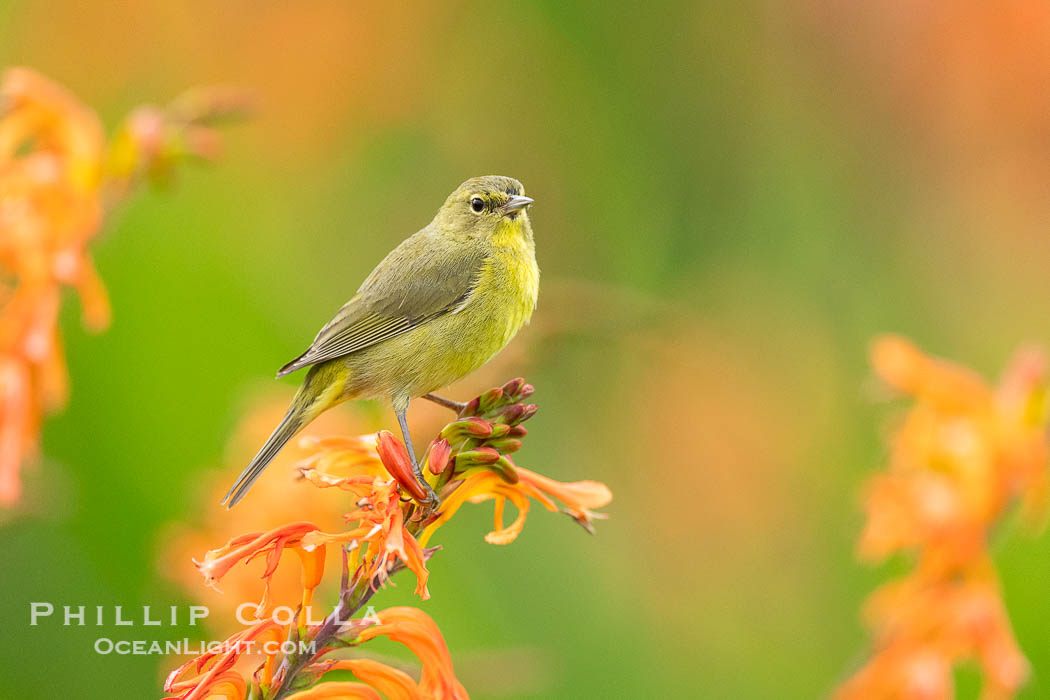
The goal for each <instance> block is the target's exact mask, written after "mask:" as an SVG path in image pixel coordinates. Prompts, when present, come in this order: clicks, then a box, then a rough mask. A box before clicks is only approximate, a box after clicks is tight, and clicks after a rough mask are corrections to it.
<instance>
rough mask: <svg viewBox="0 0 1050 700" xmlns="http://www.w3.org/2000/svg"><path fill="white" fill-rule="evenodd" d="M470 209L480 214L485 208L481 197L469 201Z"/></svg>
mask: <svg viewBox="0 0 1050 700" xmlns="http://www.w3.org/2000/svg"><path fill="white" fill-rule="evenodd" d="M470 208H471V209H473V210H474V211H475V212H477V213H478V214H480V213H481V210H482V209H484V208H485V202H483V201H481V197H475V198H474V199H472V200H470Z"/></svg>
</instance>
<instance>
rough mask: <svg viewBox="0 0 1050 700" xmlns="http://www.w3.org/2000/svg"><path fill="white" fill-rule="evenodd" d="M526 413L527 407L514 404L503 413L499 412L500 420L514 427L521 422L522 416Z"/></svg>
mask: <svg viewBox="0 0 1050 700" xmlns="http://www.w3.org/2000/svg"><path fill="white" fill-rule="evenodd" d="M524 412H525V406H524V405H523V404H520V403H512V404H511V405H510V406H507V407H506V408H504V409H503V410H502V411H500V412H499V417H500V420H502V421H504V422H505V423H508V424H510V425H513V424H514V423H517V422H519V421H520V420H521V415H522V414H523V413H524Z"/></svg>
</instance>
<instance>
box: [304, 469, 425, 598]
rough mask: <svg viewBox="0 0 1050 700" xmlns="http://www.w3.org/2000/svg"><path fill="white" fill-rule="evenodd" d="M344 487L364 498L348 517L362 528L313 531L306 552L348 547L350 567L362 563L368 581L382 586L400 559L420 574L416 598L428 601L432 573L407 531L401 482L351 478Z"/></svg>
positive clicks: (308, 535) (417, 578)
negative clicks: (337, 531) (339, 530)
mask: <svg viewBox="0 0 1050 700" xmlns="http://www.w3.org/2000/svg"><path fill="white" fill-rule="evenodd" d="M308 478H309V477H308ZM362 480H365V481H362ZM340 485H341V486H342V487H344V488H349V489H350V490H353V491H356V492H357V493H358V495H360V496H361V500H360V501H358V506H359V507H358V508H357V509H356V510H354V511H351V512H350V513H347V514H346V516H345V517H346V519H347V521H349V522H356V523H358V526H357V527H356V528H353V529H351V530H348V531H346V532H341V533H336V534H330V533H325V532H320V531H314V532H310V533H308V534H306V535H305V536H304V537H303V539H302V547H303V549H304V550H306V551H311V550H313V549H315V548H317V547H321V548H323V547H324V546H325V545H326V544H334V543H339V544H344V545H348V549H349V550H350V551H351V556H352V559H351V560H350V567H351V568H352V569H353V568H356V566H357V565H358V563H360V565H361V567H362V572H363V574H364V575H365V576H366V577H367V579H368V580H375V581H378V582H379V583H384V582H385V581H386V580H387V578H388V571H389V569H390V567H392V566H393V564H394V562H395V561H397V560H399V561H401V562H403V563H404V564H405V566H407V567H408V568H409V570H411V571H412V573H414V574H415V575H416V595H418V596H419V597H421V598H422V599H423V600H426V599H428V598H429V597H430V591H428V590H427V578H428V577H429V575H430V572H428V571H427V568H426V565H425V564H424V557H423V548H422V547H421V546H420V544H419V542H418V541H417V540H416V538H415V537H413V536H412V534H411V533H410V532H408V530H406V529H405V520H404V513H403V512H402V509H401V498H400V493H399V491H398V488H397V483H396V482H394V481H385V480H383V479H381V478H379V477H347V478H345V479H343V480H342V482H341V484H340ZM366 545H367V547H366Z"/></svg>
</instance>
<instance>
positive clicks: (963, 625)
mask: <svg viewBox="0 0 1050 700" xmlns="http://www.w3.org/2000/svg"><path fill="white" fill-rule="evenodd" d="M872 363H873V365H874V366H875V370H876V372H877V373H878V374H879V376H880V377H881V378H882V379H883V380H885V381H886V383H887V384H888V385H890V386H891V387H892V388H894V389H897V390H899V391H902V392H905V393H907V394H910V395H912V396H913V397H914V400H915V403H914V405H913V406H912V408H911V409H910V410H909V411H908V412H907V413H906V415H905V416H904V419H903V421H902V422H901V423H900V425H899V426H898V427H897V429H896V431H895V432H894V435H893V437H892V438H891V450H890V465H889V470H888V471H887V472H886V473H883V474H880V475H878V476H876V477H875V478H874V479H872V481H871V483H870V484H869V486H868V489H867V495H866V499H865V510H866V512H867V522H866V525H865V528H864V532H863V533H862V535H861V539H860V543H859V552H860V554H861V555H862V556H863V557H865V558H868V559H882V558H885V557H887V556H889V555H891V554H893V553H895V552H898V551H902V550H904V551H910V552H914V554H915V555H916V567H915V569H914V571H913V572H911V573H910V574H908V575H907V576H905V577H904V578H902V579H900V580H898V581H896V582H892V583H888V584H885V585H884V586H882V587H881V588H880V589H878V590H877V591H876V592H875V593H874V594H873V595H872V596H871V598H870V599H869V601H868V604H867V607H866V619H867V622H868V624H869V626H870V627H871V628H872V631H873V634H874V637H875V643H874V650H873V654H872V657H871V659H870V660H869V661H868V662H867V663H866V664H865V665H864V667H862V668H861V669H860V670H859V671H857V673H856V674H855V675H854V676H853V677H852V678H850V679H849V680H848V681H847V682H846V683H845V684H843V685H842V686H841V687H840V688H839V690H838V692H837V694H836V697H839V698H870V697H920V698H926V697H929V698H941V697H948V696H950V695H951V694H952V672H953V667H954V666H955V665H956V664H958V663H961V662H964V661H968V660H975V661H977V662H978V664H979V666H980V668H981V670H982V672H983V675H984V685H985V691H984V692H985V697H1001V698H1008V697H1012V696H1013V695H1014V694H1015V693H1016V691H1017V689H1018V688H1020V686H1021V685H1022V684H1023V683H1024V681H1025V679H1026V677H1027V662H1026V661H1025V659H1024V656H1023V655H1022V653H1021V651H1020V649H1019V648H1018V646H1017V643H1016V641H1015V640H1014V637H1013V633H1012V631H1011V629H1010V623H1009V619H1008V618H1007V616H1006V610H1005V607H1004V605H1003V602H1002V599H1001V595H1000V591H999V585H998V581H997V577H996V575H995V570H994V566H993V565H992V562H991V557H990V554H989V552H988V540H989V536H990V531H991V529H992V528H993V527H994V526H995V524H996V523H998V522H999V521H1000V520H1001V519H1002V517H1003V515H1004V514H1005V513H1006V511H1007V509H1008V508H1009V507H1010V506H1011V505H1012V504H1013V503H1015V502H1020V503H1022V504H1023V505H1024V507H1025V509H1026V511H1027V514H1028V515H1029V516H1030V518H1031V519H1033V521H1034V519H1036V518H1038V519H1039V520H1041V519H1042V518H1043V516H1044V515H1045V508H1046V500H1047V499H1046V492H1047V456H1048V445H1047V440H1046V427H1047V405H1046V398H1047V395H1046V379H1047V368H1046V362H1045V360H1044V359H1043V357H1042V355H1041V354H1038V353H1034V352H1031V351H1026V352H1022V353H1019V354H1018V355H1017V357H1016V358H1015V359H1014V361H1013V363H1011V365H1010V367H1009V368H1008V369H1007V371H1006V373H1005V374H1004V377H1003V380H1002V381H1001V382H1000V385H999V387H998V389H993V388H992V387H990V386H988V384H986V383H985V382H984V380H982V379H981V378H980V377H978V376H977V375H976V374H974V373H972V372H970V371H969V370H966V369H964V368H961V367H958V366H955V365H952V364H950V363H947V362H944V361H942V360H937V359H935V358H931V357H928V356H926V355H924V354H923V353H922V352H921V351H919V350H918V349H917V348H916V347H915V346H914V345H912V344H911V343H909V342H908V341H906V340H904V339H901V338H897V337H893V336H891V337H885V338H882V339H880V340H879V341H877V342H876V344H875V345H874V346H873V349H872Z"/></svg>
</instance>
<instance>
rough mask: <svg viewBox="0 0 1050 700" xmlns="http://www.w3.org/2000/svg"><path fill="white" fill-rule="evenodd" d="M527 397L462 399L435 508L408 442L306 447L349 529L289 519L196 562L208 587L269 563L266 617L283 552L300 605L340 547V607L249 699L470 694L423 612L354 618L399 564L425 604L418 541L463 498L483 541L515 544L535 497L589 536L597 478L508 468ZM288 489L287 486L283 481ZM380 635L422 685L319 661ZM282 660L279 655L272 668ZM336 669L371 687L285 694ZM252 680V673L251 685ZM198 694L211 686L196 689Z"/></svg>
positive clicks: (222, 668)
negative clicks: (347, 506)
mask: <svg viewBox="0 0 1050 700" xmlns="http://www.w3.org/2000/svg"><path fill="white" fill-rule="evenodd" d="M532 391H533V389H532V387H531V386H529V385H528V384H526V383H525V382H524V380H521V379H517V380H513V381H511V382H508V383H507V384H505V385H504V386H502V387H499V388H496V389H493V390H490V391H488V392H486V393H485V394H482V395H481V396H479V397H477V398H476V399H474V400H473V401H471V402H469V403H467V404H465V405H464V407H463V408H462V409H461V410H460V418H459V419H458V420H456V421H453V422H452V423H450V424H448V425H447V426H445V428H444V429H443V430H442V431H441V434H440V435H439V437H438V438H436V439H435V440H434V441H433V442H432V444H431V448H430V450H429V452H428V462H429V463H430V465H431V466H433V467H436V468H431V475H432V477H436V479H435V482H436V483H435V489H436V492H437V494H438V499H439V501H440V503H439V505H438V507H437V509H436V510H431V509H430V506H429V504H428V505H426V506H421V505H420V504H418V503H417V502H415V501H413V500H411V499H410V498H409V496H416V497H420V496H422V495H423V494H422V493H421V491H420V488H419V485H418V484H417V483H416V480H415V477H414V475H413V473H412V470H411V465H410V463H409V459H408V453H407V451H406V450H405V448H404V445H403V444H402V443H401V442H400V441H398V440H397V438H395V437H394V436H393V435H392V434H390V433H387V432H385V431H384V432H381V433H379V435H377V436H376V437H356V438H326V439H316V438H303V439H302V440H300V441H299V449H301V450H305V455H304V456H303V457H302V459H300V461H299V463H298V474H299V476H300V477H301V480H302V481H303V482H306V483H308V484H311V485H313V486H317V487H318V489H319V490H321V491H329V490H331V492H336V493H337V494H338V493H342V492H349V493H351V494H353V496H354V499H353V503H354V508H353V510H351V511H350V512H349V513H347V514H346V515H345V516H344V519H345V521H346V522H347V523H349V525H350V528H349V529H347V530H345V531H342V532H327V531H324V530H322V529H321V528H319V527H318V526H317V525H316V524H315V523H314V522H312V521H311V522H307V521H294V522H290V523H287V524H285V525H280V526H277V527H271V528H270V529H268V530H265V531H253V532H250V533H248V534H245V535H239V536H236V537H233V538H231V539H230V540H229V541H228V542H227V543H226V545H224V546H223V547H220V548H219V549H215V550H212V551H209V552H208V553H207V554H206V555H205V557H204V559H203V561H202V562H200V563H198V564H197V566H198V569H199V570H200V572H201V573H202V574H203V575H204V577H205V581H206V583H207V584H208V585H210V586H214V585H215V584H216V583H217V582H219V581H220V580H221V579H223V578H224V577H225V576H227V575H228V574H229V573H230V572H231V571H232V570H233V569H234V567H236V565H237V564H239V563H241V562H250V561H252V560H253V559H255V558H256V557H262V558H264V559H265V566H264V570H263V573H262V578H263V580H264V585H263V590H264V593H263V604H262V605H261V606H260V608H261V611H260V613H259V614H260V616H264V615H265V614H266V613H268V612H269V611H270V608H271V605H270V582H271V579H272V578H273V577H274V576H275V575H276V574H277V571H278V569H279V568H280V564H281V556H282V554H283V553H285V552H288V551H291V552H294V553H295V554H296V555H297V556H298V557H299V558H300V573H301V588H302V607H303V608H304V609H305V608H306V606H308V605H309V603H310V601H311V600H312V597H313V592H314V590H315V589H316V588H317V586H318V585H319V584H320V582H321V578H322V576H323V573H324V570H325V567H324V564H325V552H326V551H327V550H328V545H333V544H334V545H339V547H338V549H337V551H339V552H340V553H341V554H342V557H343V561H342V565H341V566H340V568H339V570H340V574H341V576H340V579H341V583H340V591H339V602H338V605H337V606H335V608H334V609H333V612H332V614H331V615H329V616H328V617H327V618H325V620H324V621H321V622H319V623H316V624H314V623H312V622H311V621H310V619H309V618H307V626H305V627H303V626H301V625H300V624H299V623H300V622H301V618H300V620H292V621H291V624H289V626H288V638H289V639H301V640H304V641H309V642H311V643H312V645H311V646H312V647H313V648H312V650H310V651H292V650H290V651H288V652H282V654H274V655H273V656H269V657H267V660H266V662H265V664H264V665H263V668H262V674H261V679H260V678H259V677H256V678H255V679H254V680H253V681H252V686H251V687H252V692H253V693H255V694H257V693H258V692H259V690H260V688H262V687H263V686H266V687H267V691H266V692H276V694H277V696H279V697H290V698H295V699H297V700H309V699H311V698H379V697H380V695H379V692H382V693H383V694H384V695H385V696H386V697H387V698H389V699H391V700H413V699H414V698H451V699H458V698H466V697H467V693H466V691H465V689H464V688H463V686H462V685H461V684H460V683H459V681H457V680H456V678H455V674H454V673H453V669H452V660H451V656H450V654H449V652H448V647H447V646H446V645H445V640H444V638H443V637H442V635H441V632H440V630H439V629H438V628H437V626H436V625H435V624H434V622H433V620H431V619H430V618H429V617H427V616H426V615H425V614H424V613H423V612H421V611H419V610H416V609H413V608H391V609H389V610H385V611H383V612H382V613H380V614H379V624H378V625H375V626H373V627H367V625H368V624H369V622H368V620H367V619H365V620H353V619H352V617H353V615H354V614H355V613H357V612H358V611H360V610H361V608H362V607H363V606H364V605H365V603H366V602H367V601H368V600H369V599H370V598H371V597H372V595H373V594H375V593H376V591H377V589H378V588H379V587H380V586H382V585H383V584H385V583H386V582H387V581H388V580H389V577H390V576H391V574H392V573H393V572H395V571H397V570H398V569H399V568H401V567H402V566H403V567H405V568H407V569H409V570H410V571H412V572H413V573H414V574H415V577H416V594H417V595H419V596H420V597H421V598H423V599H424V600H425V599H427V598H429V597H430V592H429V591H428V589H427V580H428V578H429V575H430V574H429V571H428V570H427V568H426V560H427V557H428V556H429V555H430V554H432V553H433V552H434V551H435V549H436V548H435V549H432V550H424V549H423V547H422V545H421V544H420V540H418V539H417V535H420V534H422V535H423V537H422V539H423V540H425V539H428V538H429V537H430V536H431V535H432V534H433V533H434V531H435V530H436V529H437V528H438V527H440V525H442V524H444V523H445V522H447V521H448V520H449V519H450V518H451V517H452V516H453V515H454V514H455V513H456V512H457V510H458V509H459V508H460V506H462V504H463V503H465V502H467V501H471V502H478V501H482V500H486V499H489V498H492V499H495V501H496V508H495V510H496V530H495V531H494V532H492V533H489V535H487V536H486V539H487V540H488V541H489V542H494V543H501V544H503V543H507V542H510V541H512V540H513V539H514V538H515V537H516V536H517V534H518V533H519V532H520V531H521V528H522V526H523V525H524V522H525V515H526V513H527V512H528V508H529V504H530V499H536V500H538V501H540V503H542V504H543V505H544V506H545V507H546V508H548V509H549V510H558V504H557V502H558V501H560V502H561V503H563V504H565V511H566V512H567V513H568V514H569V515H571V516H572V517H573V518H574V519H575V520H577V521H578V522H579V523H580V524H581V525H583V526H584V527H585V528H587V529H588V530H591V529H592V521H593V520H594V519H596V518H599V517H602V516H600V515H599V514H597V513H595V512H594V509H596V508H600V507H602V506H604V505H606V504H607V503H609V501H610V500H611V499H612V494H611V493H610V492H609V489H608V488H606V487H605V485H603V484H599V483H596V482H591V481H580V482H575V483H561V482H558V481H554V480H552V479H548V478H546V477H544V476H541V475H539V474H536V473H534V472H531V471H529V470H527V469H521V468H519V467H517V466H516V465H515V464H514V463H513V462H512V461H511V459H510V457H509V454H510V453H512V452H515V451H517V450H518V449H520V448H521V446H522V441H521V438H523V437H524V436H525V435H526V431H525V429H524V428H523V427H522V426H521V425H520V423H521V422H522V421H525V420H527V419H528V418H529V417H531V416H532V415H533V414H534V413H535V412H536V406H535V405H532V404H524V403H522V402H521V400H522V399H524V398H526V397H527V396H529V395H531V393H532ZM392 475H394V478H392ZM281 488H282V489H283V490H284V491H285V492H286V491H287V488H286V487H285V486H281ZM507 500H510V501H511V502H512V503H513V504H514V505H515V506H516V507H517V508H518V511H519V515H518V518H517V519H516V520H515V522H514V523H512V524H511V525H510V526H507V527H504V526H503V522H502V514H503V509H504V506H505V504H506V501H507ZM293 512H298V510H297V509H293ZM333 529H334V528H333ZM273 629H274V630H276V628H273ZM275 633H276V632H275ZM235 636H236V635H235ZM377 636H387V637H389V638H391V639H393V640H395V641H398V642H401V643H403V644H405V645H406V646H408V647H409V648H410V649H411V650H412V651H413V653H415V654H416V656H417V657H418V658H419V659H420V661H421V663H422V672H421V675H420V680H419V681H418V683H417V682H416V681H415V680H413V678H412V677H411V676H409V675H408V674H406V673H404V672H403V671H400V670H398V669H394V668H391V667H389V666H386V665H385V664H382V663H379V662H377V661H372V660H368V659H341V660H336V659H322V657H323V656H324V655H326V654H328V653H329V652H331V651H333V650H335V649H339V648H342V647H346V646H348V645H349V646H356V645H359V644H363V643H365V642H368V641H370V640H372V639H374V638H375V637H377ZM278 656H281V658H282V660H281V663H280V666H279V670H278V671H276V672H275V670H274V669H275V666H276V665H277V659H278ZM231 665H232V662H231V661H230V657H212V656H208V657H202V658H201V659H200V660H198V662H197V663H196V665H195V666H194V668H195V669H196V673H197V676H195V677H194V678H190V679H186V680H185V681H183V680H182V679H183V675H189V672H188V671H187V670H186V669H187V666H185V665H184V666H183V667H182V668H180V669H179V670H177V671H176V672H175V674H173V677H172V678H173V679H176V680H175V681H172V682H170V683H169V685H170V686H172V687H173V688H175V689H182V690H185V692H186V693H190V692H193V693H205V692H209V691H208V690H207V688H209V687H212V686H214V685H216V684H218V683H220V682H226V681H227V680H228V679H227V676H225V675H224V674H227V673H230V672H232V671H231V670H230V667H231ZM333 669H343V670H349V671H352V672H353V673H354V674H355V675H356V676H357V678H358V679H359V680H360V681H363V682H364V683H356V682H354V683H336V682H322V683H320V684H319V685H316V686H315V687H313V688H310V689H309V690H302V691H299V692H297V693H293V694H292V695H290V696H286V695H285V692H286V691H290V690H291V689H292V688H301V687H303V686H305V685H308V684H310V683H312V682H315V681H316V680H317V679H318V678H320V677H321V676H323V675H324V674H325V673H327V672H328V671H331V670H333ZM195 679H197V680H195ZM201 679H203V680H201ZM198 681H199V682H198ZM180 683H182V685H179V684H180ZM247 685H248V680H247V679H246V678H245V679H244V687H246V686H247ZM202 687H203V688H205V690H198V689H199V688H202ZM224 687H228V688H229V690H230V692H231V693H234V694H235V695H236V694H237V693H243V692H244V690H243V687H242V686H241V685H238V684H237V682H236V681H235V680H230V685H228V686H224ZM194 697H204V695H201V694H198V695H194ZM253 697H255V695H254V694H253Z"/></svg>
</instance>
